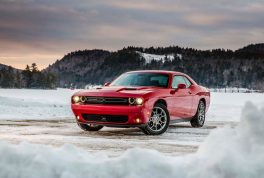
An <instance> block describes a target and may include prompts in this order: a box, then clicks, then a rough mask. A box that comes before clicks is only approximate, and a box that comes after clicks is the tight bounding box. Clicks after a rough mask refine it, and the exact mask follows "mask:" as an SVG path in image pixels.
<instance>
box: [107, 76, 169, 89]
mask: <svg viewBox="0 0 264 178" xmlns="http://www.w3.org/2000/svg"><path fill="white" fill-rule="evenodd" d="M168 81H169V76H168V75H167V74H158V73H126V74H123V75H121V76H120V77H118V78H117V79H116V80H114V81H113V82H112V83H111V85H110V86H156V87H167V86H168Z"/></svg>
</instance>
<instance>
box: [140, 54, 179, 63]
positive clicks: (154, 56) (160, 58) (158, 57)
mask: <svg viewBox="0 0 264 178" xmlns="http://www.w3.org/2000/svg"><path fill="white" fill-rule="evenodd" d="M137 53H138V54H139V55H140V56H141V57H143V58H144V59H145V61H146V64H148V63H151V61H161V62H165V59H166V57H167V60H169V61H172V60H173V59H174V57H175V55H174V54H168V55H157V54H148V53H142V52H137ZM176 56H177V57H178V58H179V59H182V55H181V54H176Z"/></svg>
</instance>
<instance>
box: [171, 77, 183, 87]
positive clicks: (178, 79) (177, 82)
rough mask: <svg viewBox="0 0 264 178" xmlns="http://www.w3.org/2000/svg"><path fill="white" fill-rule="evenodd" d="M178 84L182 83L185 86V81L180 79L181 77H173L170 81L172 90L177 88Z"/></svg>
mask: <svg viewBox="0 0 264 178" xmlns="http://www.w3.org/2000/svg"><path fill="white" fill-rule="evenodd" d="M180 83H184V84H186V82H185V80H184V78H183V77H182V76H180V75H175V76H174V77H173V80H172V85H171V86H172V88H178V85H179V84H180Z"/></svg>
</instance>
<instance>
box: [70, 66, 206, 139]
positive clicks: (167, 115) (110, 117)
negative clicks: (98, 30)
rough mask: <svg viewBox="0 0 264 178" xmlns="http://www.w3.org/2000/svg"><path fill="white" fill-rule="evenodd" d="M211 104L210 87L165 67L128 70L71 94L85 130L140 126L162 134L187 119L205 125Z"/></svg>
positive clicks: (151, 132) (150, 131)
mask: <svg viewBox="0 0 264 178" xmlns="http://www.w3.org/2000/svg"><path fill="white" fill-rule="evenodd" d="M209 105H210V92H209V90H208V89H207V88H205V87H203V86H201V85H198V84H197V83H196V82H195V81H194V80H193V79H192V78H191V77H189V76H188V75H186V74H184V73H180V72H174V71H162V70H142V71H132V72H126V73H124V74H122V75H120V76H119V77H117V78H116V79H115V80H114V81H112V82H111V83H106V84H105V85H104V86H103V87H101V88H96V89H91V90H83V91H79V92H77V93H75V94H74V95H73V96H72V98H71V108H72V111H73V113H74V115H75V116H76V122H77V124H78V126H79V127H80V128H81V129H83V130H85V131H98V130H100V129H102V128H103V127H104V126H108V127H138V128H140V129H141V130H142V131H143V132H144V133H145V134H148V135H159V134H162V133H164V132H165V131H166V130H167V128H168V126H169V124H173V123H177V122H183V121H188V122H190V124H191V126H192V127H202V126H203V125H204V122H205V114H206V112H207V110H208V107H209Z"/></svg>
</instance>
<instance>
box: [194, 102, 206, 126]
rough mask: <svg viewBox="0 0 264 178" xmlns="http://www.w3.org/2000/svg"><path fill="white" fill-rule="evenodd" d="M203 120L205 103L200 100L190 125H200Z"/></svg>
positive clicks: (202, 123)
mask: <svg viewBox="0 0 264 178" xmlns="http://www.w3.org/2000/svg"><path fill="white" fill-rule="evenodd" d="M204 122H205V103H204V102H203V101H200V102H199V104H198V107H197V111H196V114H195V116H194V117H193V118H192V120H191V125H192V127H202V126H203V125H204Z"/></svg>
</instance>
